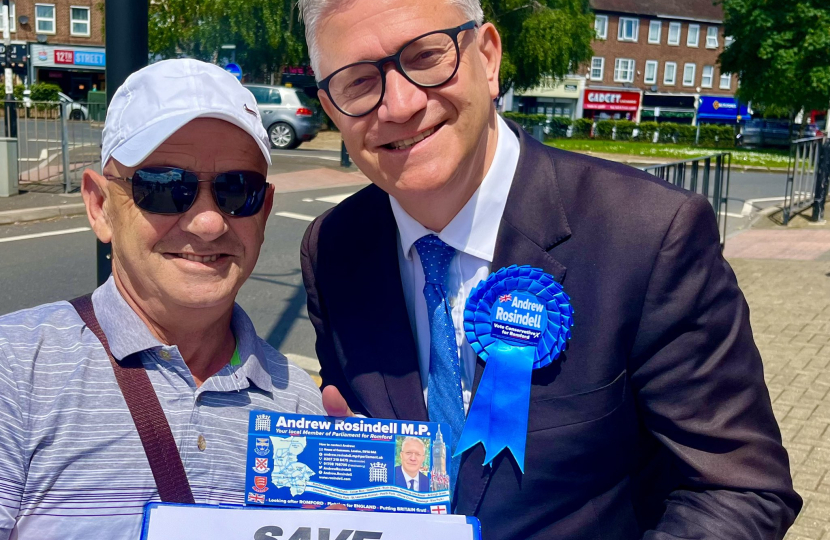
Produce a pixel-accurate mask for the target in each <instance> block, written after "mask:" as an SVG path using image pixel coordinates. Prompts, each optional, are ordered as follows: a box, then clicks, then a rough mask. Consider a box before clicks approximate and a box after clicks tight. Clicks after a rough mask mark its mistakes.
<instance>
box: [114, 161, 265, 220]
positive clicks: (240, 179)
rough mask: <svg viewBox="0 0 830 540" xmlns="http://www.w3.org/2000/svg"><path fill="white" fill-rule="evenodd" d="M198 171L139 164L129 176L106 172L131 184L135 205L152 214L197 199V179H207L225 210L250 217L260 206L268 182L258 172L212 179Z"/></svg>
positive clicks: (186, 206) (183, 208)
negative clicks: (199, 175)
mask: <svg viewBox="0 0 830 540" xmlns="http://www.w3.org/2000/svg"><path fill="white" fill-rule="evenodd" d="M198 174H200V173H197V172H194V171H188V170H185V169H180V168H178V167H142V168H141V169H138V170H137V171H135V173H133V176H132V177H126V178H125V177H120V176H111V175H105V176H106V177H107V178H111V179H118V180H126V181H127V182H129V183H130V184H132V187H133V201H134V202H135V204H136V206H138V207H139V208H141V209H142V210H144V211H146V212H150V213H151V214H166V215H171V214H184V213H185V212H187V211H188V210H190V207H191V206H193V203H194V202H195V201H196V196H197V195H198V194H199V183H200V182H210V184H211V191H212V192H213V200H214V201H216V206H217V207H218V208H219V210H220V211H221V212H222V213H224V214H227V215H229V216H233V217H249V216H253V215H254V214H256V213H257V212H259V211H260V209H262V203H263V202H264V201H265V193H266V191H267V189H268V182H267V180H266V179H265V176H263V175H262V174H261V173H258V172H255V171H229V172H223V173H219V174H216V175H215V176H214V177H213V179H211V180H199V177H198ZM205 174H213V173H205Z"/></svg>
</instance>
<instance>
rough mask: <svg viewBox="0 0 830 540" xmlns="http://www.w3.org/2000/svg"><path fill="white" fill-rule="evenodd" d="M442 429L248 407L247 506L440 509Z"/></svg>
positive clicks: (444, 480) (445, 486) (446, 505)
mask: <svg viewBox="0 0 830 540" xmlns="http://www.w3.org/2000/svg"><path fill="white" fill-rule="evenodd" d="M449 433H450V431H449V427H448V426H446V425H444V424H436V423H433V422H411V421H399V420H381V419H374V418H333V417H328V416H313V415H299V414H284V413H274V412H268V411H251V413H250V417H249V425H248V452H247V475H246V486H245V491H246V501H247V504H248V505H257V506H262V505H267V506H286V507H303V508H326V507H328V506H330V505H332V504H338V505H343V506H345V507H346V508H347V509H349V510H374V511H379V512H414V513H422V514H430V513H432V514H448V513H449V509H450V490H449V475H448V473H447V465H448V463H449V462H450V459H448V454H449V453H450V448H451V444H450V441H449V440H448V439H447V435H448V434H449Z"/></svg>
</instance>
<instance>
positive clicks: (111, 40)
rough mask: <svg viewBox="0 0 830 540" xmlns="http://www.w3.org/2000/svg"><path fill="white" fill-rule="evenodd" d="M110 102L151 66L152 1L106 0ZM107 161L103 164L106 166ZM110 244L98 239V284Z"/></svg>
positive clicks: (108, 267)
mask: <svg viewBox="0 0 830 540" xmlns="http://www.w3.org/2000/svg"><path fill="white" fill-rule="evenodd" d="M105 9H106V34H107V36H106V46H107V49H106V51H107V105H108V106H109V103H110V101H112V96H113V95H114V94H115V91H116V90H117V89H118V87H119V86H121V85H122V84H123V83H124V81H125V80H127V77H129V76H130V74H131V73H133V72H134V71H138V70H139V69H141V68H143V67H144V66H146V65H147V62H148V60H149V56H150V50H149V44H148V34H147V31H148V30H147V28H148V10H149V3H148V0H106V5H105ZM105 165H106V163H102V164H101V167H102V168H103V167H104V166H105ZM111 257H112V251H111V249H110V245H109V244H102V243H101V242H98V247H97V261H98V272H97V275H98V284H99V285H100V284H102V283H104V282H105V281H106V280H107V279H109V276H110V273H111V272H112V261H111V260H110V259H111Z"/></svg>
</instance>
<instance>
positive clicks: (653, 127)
mask: <svg viewBox="0 0 830 540" xmlns="http://www.w3.org/2000/svg"><path fill="white" fill-rule="evenodd" d="M638 128H639V130H640V132H639V133H638V134H637V140H638V141H642V142H652V141H653V140H654V133H655V132H656V131H657V130H658V129H660V124H658V123H657V122H640V125H639V126H638Z"/></svg>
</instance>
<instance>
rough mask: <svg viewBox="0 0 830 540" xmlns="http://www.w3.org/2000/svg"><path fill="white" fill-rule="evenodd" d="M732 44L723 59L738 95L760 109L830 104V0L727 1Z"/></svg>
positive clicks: (793, 111)
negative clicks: (736, 82)
mask: <svg viewBox="0 0 830 540" xmlns="http://www.w3.org/2000/svg"><path fill="white" fill-rule="evenodd" d="M723 8H724V32H725V34H726V35H727V36H732V37H733V38H734V40H735V41H734V42H733V43H732V44H731V45H730V46H729V47H727V48H726V49H725V50H724V52H723V53H721V55H720V58H719V63H720V66H721V70H722V71H723V72H730V73H737V74H738V77H739V79H740V88H739V89H738V96H739V97H740V98H741V100H742V101H752V103H753V105H755V106H757V107H758V108H768V109H779V110H780V109H784V110H786V111H789V113H790V115H791V117H792V115H794V114H796V113H798V111H800V110H801V109H804V110H806V111H809V110H813V109H818V110H824V109H826V108H827V106H828V104H829V103H830V2H828V1H827V0H723Z"/></svg>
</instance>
